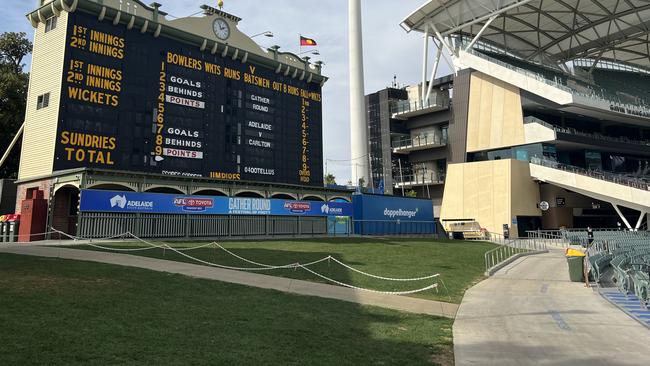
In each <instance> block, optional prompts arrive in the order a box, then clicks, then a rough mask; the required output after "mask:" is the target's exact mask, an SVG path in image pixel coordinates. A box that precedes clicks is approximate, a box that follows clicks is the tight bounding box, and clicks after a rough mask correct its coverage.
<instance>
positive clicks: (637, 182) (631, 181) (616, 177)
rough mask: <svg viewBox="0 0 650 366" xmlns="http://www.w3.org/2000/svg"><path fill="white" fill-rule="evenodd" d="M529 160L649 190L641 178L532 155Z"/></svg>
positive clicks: (548, 166)
mask: <svg viewBox="0 0 650 366" xmlns="http://www.w3.org/2000/svg"><path fill="white" fill-rule="evenodd" d="M530 162H531V163H533V164H536V165H541V166H544V167H547V168H553V169H558V170H564V171H567V172H569V173H574V174H580V175H583V176H587V177H590V178H594V179H600V180H604V181H607V182H611V183H616V184H620V185H625V186H628V187H632V188H637V189H642V190H647V191H650V183H649V182H648V181H646V180H644V179H641V178H630V177H627V176H624V175H620V174H614V173H607V172H603V171H600V170H587V169H584V168H578V167H575V166H572V165H566V164H562V163H558V162H557V161H554V160H548V159H542V158H539V157H532V158H531V159H530Z"/></svg>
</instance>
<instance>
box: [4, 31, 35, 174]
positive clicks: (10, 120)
mask: <svg viewBox="0 0 650 366" xmlns="http://www.w3.org/2000/svg"><path fill="white" fill-rule="evenodd" d="M31 51H32V44H31V42H30V41H29V40H28V39H27V35H26V34H25V33H22V32H21V33H15V32H6V33H3V34H1V35H0V156H1V155H2V154H4V152H5V150H6V149H7V147H8V146H9V144H10V143H11V140H12V139H13V138H14V136H15V135H16V133H17V132H18V129H19V128H20V126H21V125H22V123H23V121H24V119H25V108H26V102H27V87H28V85H29V74H26V73H25V72H23V67H24V64H23V60H24V58H25V56H27V55H28V54H29V53H30V52H31ZM19 160H20V144H18V145H17V146H16V147H14V150H13V151H12V153H11V155H10V157H9V159H8V160H7V161H6V162H5V164H4V165H3V166H2V167H1V168H0V177H1V178H15V177H16V175H17V172H18V163H19Z"/></svg>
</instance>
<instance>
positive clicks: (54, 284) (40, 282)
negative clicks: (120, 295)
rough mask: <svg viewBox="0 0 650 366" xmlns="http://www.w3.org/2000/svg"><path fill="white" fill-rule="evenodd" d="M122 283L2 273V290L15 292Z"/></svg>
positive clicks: (105, 280) (96, 279) (118, 283)
mask: <svg viewBox="0 0 650 366" xmlns="http://www.w3.org/2000/svg"><path fill="white" fill-rule="evenodd" d="M120 285H124V284H123V283H122V282H121V281H118V280H114V279H111V278H71V277H63V276H37V275H29V274H28V275H25V274H9V275H7V274H6V273H2V272H0V288H5V289H13V290H18V291H22V290H30V291H34V290H52V289H56V288H64V287H65V288H70V287H72V288H80V287H93V288H96V287H98V286H102V287H103V286H111V287H113V286H120Z"/></svg>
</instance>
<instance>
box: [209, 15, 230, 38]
mask: <svg viewBox="0 0 650 366" xmlns="http://www.w3.org/2000/svg"><path fill="white" fill-rule="evenodd" d="M212 28H213V30H214V34H215V35H216V36H217V38H219V39H221V40H226V39H228V37H230V26H229V25H228V23H227V22H226V21H225V20H223V19H221V18H219V19H217V20H215V21H214V24H213V25H212Z"/></svg>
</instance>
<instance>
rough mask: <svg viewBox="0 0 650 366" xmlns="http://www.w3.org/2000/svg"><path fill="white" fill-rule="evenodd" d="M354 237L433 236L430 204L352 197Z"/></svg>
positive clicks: (416, 201)
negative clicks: (355, 235)
mask: <svg viewBox="0 0 650 366" xmlns="http://www.w3.org/2000/svg"><path fill="white" fill-rule="evenodd" d="M352 202H353V204H354V233H355V234H360V235H402V234H420V235H421V234H435V232H436V228H435V222H434V217H433V202H431V201H430V200H421V199H413V198H403V197H395V196H379V195H365V194H364V195H361V194H358V195H354V196H353V197H352Z"/></svg>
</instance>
